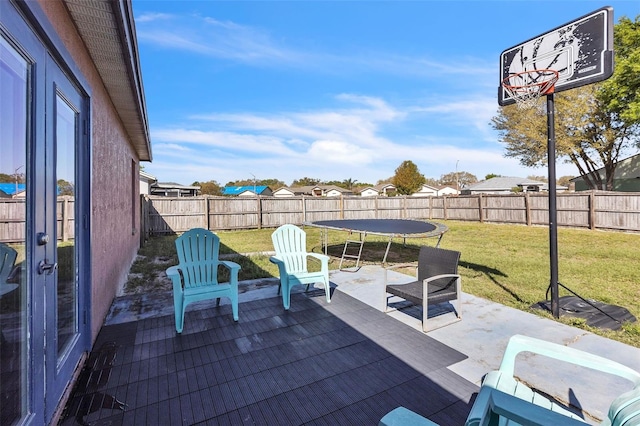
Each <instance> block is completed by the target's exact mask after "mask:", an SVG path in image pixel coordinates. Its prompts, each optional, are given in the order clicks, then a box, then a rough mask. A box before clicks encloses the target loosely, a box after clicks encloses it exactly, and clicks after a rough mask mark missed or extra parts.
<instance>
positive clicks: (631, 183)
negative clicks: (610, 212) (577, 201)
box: [571, 154, 640, 192]
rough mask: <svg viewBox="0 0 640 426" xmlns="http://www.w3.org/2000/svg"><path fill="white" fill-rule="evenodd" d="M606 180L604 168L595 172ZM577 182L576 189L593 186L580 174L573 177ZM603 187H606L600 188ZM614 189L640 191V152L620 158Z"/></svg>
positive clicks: (615, 174) (573, 180) (614, 176)
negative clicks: (588, 184)
mask: <svg viewBox="0 0 640 426" xmlns="http://www.w3.org/2000/svg"><path fill="white" fill-rule="evenodd" d="M595 173H596V174H598V175H600V177H601V179H602V180H603V181H604V180H605V171H604V168H601V169H598V170H596V172H595ZM571 181H572V182H573V183H574V184H575V190H576V191H589V190H591V188H589V187H588V186H587V183H586V182H585V180H584V178H583V177H581V176H578V177H576V178H573V179H571ZM600 189H603V190H604V188H600ZM613 190H614V191H619V192H640V154H636V155H633V156H631V157H628V158H625V159H624V160H620V161H619V162H618V163H617V164H616V170H615V172H614V173H613Z"/></svg>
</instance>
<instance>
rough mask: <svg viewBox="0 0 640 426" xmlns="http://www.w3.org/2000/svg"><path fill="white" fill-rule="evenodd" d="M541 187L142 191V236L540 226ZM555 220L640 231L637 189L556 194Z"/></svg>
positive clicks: (544, 219)
mask: <svg viewBox="0 0 640 426" xmlns="http://www.w3.org/2000/svg"><path fill="white" fill-rule="evenodd" d="M548 207H549V202H548V197H547V194H546V193H535V194H534V193H523V194H504V195H502V194H480V195H466V196H444V197H410V196H398V197H360V196H350V197H310V196H309V197H307V196H297V197H282V198H279V197H213V196H204V197H193V198H186V197H183V198H166V197H156V196H143V197H142V209H141V211H142V221H143V223H142V226H141V227H142V229H143V235H144V236H149V235H154V234H167V233H181V232H184V231H186V230H188V229H191V228H195V227H201V228H206V229H210V230H214V231H215V230H233V229H255V228H258V229H259V228H275V227H278V226H280V225H283V224H285V223H293V224H297V225H300V224H302V223H303V222H312V221H317V220H331V219H418V220H419V219H427V220H428V219H432V220H438V219H440V220H466V221H476V222H495V223H513V224H523V225H529V226H531V225H547V224H548V221H549V211H548ZM557 217H558V225H559V226H567V227H581V228H589V229H608V230H620V231H635V232H638V231H640V193H628V192H627V193H621V192H600V191H597V192H592V191H589V192H577V193H560V194H557Z"/></svg>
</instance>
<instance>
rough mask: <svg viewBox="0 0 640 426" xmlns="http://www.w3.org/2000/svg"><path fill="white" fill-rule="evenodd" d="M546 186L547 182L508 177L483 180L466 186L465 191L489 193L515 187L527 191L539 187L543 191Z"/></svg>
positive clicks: (509, 189)
mask: <svg viewBox="0 0 640 426" xmlns="http://www.w3.org/2000/svg"><path fill="white" fill-rule="evenodd" d="M545 185H546V183H545V182H540V181H537V180H531V179H525V178H520V177H507V176H498V177H494V178H491V179H487V180H483V181H481V182H478V183H474V184H472V185H469V186H466V187H465V188H464V189H465V191H470V192H489V191H494V192H495V191H511V189H512V188H514V187H517V186H519V187H524V188H525V189H526V188H527V187H530V186H537V187H538V188H539V189H542V187H544V186H545Z"/></svg>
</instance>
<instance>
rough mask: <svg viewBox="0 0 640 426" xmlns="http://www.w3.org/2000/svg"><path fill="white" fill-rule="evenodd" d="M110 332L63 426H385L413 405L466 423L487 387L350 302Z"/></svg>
mask: <svg viewBox="0 0 640 426" xmlns="http://www.w3.org/2000/svg"><path fill="white" fill-rule="evenodd" d="M323 293H324V292H323V291H310V292H308V293H297V294H292V296H291V310H290V311H288V312H287V311H284V310H283V308H282V299H281V298H278V297H274V298H267V299H261V300H255V301H251V302H245V303H241V304H240V321H239V322H238V323H234V322H233V320H232V317H231V308H230V306H229V305H222V306H220V307H215V306H213V305H212V306H211V307H209V308H207V309H201V310H187V314H186V317H185V328H184V331H183V333H182V335H177V334H176V333H175V327H174V318H173V315H170V316H162V317H156V318H149V319H144V320H140V321H134V322H127V323H122V324H114V325H108V326H105V327H103V329H102V330H101V332H100V334H99V336H98V339H97V341H96V343H95V346H94V350H93V352H92V353H91V354H90V357H89V359H88V361H87V362H86V364H85V367H84V369H83V371H82V373H81V376H80V378H79V380H78V382H77V383H76V385H75V388H74V390H73V393H72V395H71V398H70V400H69V402H68V405H67V407H66V409H65V412H64V414H63V420H62V422H61V424H64V425H73V424H92V425H107V424H109V425H118V424H122V425H145V424H149V425H150V424H163V425H191V424H207V425H225V424H229V425H240V424H256V425H266V424H269V425H302V424H309V425H311V424H318V425H377V423H378V421H379V420H380V418H381V417H382V416H383V415H384V414H386V413H387V412H388V411H391V410H392V409H394V408H395V407H397V406H400V405H402V406H405V407H407V408H409V409H411V410H413V411H415V412H417V413H420V414H421V415H423V416H425V417H428V418H429V419H431V420H432V421H435V422H437V423H439V424H441V425H458V424H463V423H464V420H465V419H466V416H467V414H468V412H469V410H470V408H471V403H472V402H473V398H474V397H475V393H476V392H477V391H478V387H477V386H476V385H474V384H472V383H470V382H468V381H467V380H465V379H463V378H461V377H460V376H458V375H456V374H454V373H452V372H451V371H449V370H448V369H447V368H446V367H447V366H448V365H451V364H453V363H456V362H458V361H461V360H463V359H465V358H466V356H465V355H463V354H462V353H460V352H458V351H456V350H453V349H451V348H449V347H447V346H445V345H444V344H442V343H440V342H438V341H436V340H434V339H432V338H430V337H429V336H427V335H425V334H423V333H420V332H418V331H416V330H414V329H412V328H411V327H409V326H407V325H405V324H403V323H402V322H400V321H398V320H396V319H394V318H392V317H390V316H388V315H385V314H383V313H382V312H380V311H378V310H376V309H374V308H372V307H370V306H369V305H367V304H365V303H362V302H360V301H359V300H357V299H354V298H352V297H350V296H348V295H346V294H344V293H342V292H340V291H334V293H333V298H332V302H331V303H330V304H327V303H326V301H325V300H324V299H323Z"/></svg>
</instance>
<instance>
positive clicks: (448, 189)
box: [438, 185, 459, 195]
mask: <svg viewBox="0 0 640 426" xmlns="http://www.w3.org/2000/svg"><path fill="white" fill-rule="evenodd" d="M458 193H459V191H458V190H457V189H455V188H454V187H452V186H449V185H444V186H439V187H438V195H450V194H458Z"/></svg>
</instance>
